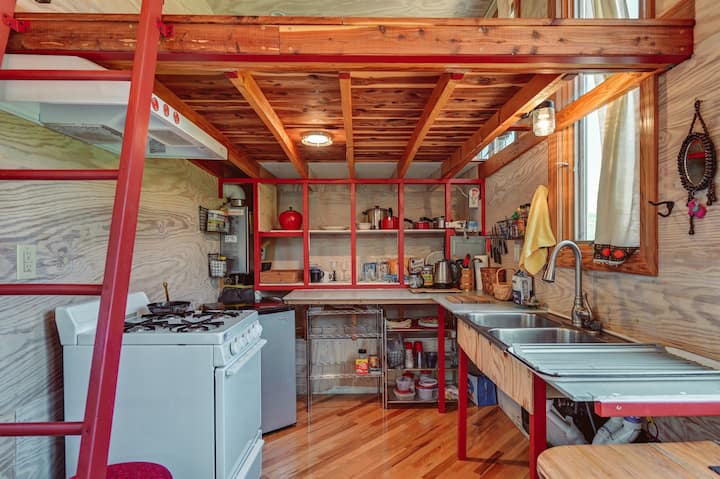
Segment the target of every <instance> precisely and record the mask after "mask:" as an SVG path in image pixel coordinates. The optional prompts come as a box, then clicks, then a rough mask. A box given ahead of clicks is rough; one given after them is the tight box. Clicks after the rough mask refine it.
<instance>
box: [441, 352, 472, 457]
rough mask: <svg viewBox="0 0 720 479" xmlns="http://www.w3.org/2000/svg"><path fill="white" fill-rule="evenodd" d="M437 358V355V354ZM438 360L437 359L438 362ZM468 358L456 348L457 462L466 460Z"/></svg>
mask: <svg viewBox="0 0 720 479" xmlns="http://www.w3.org/2000/svg"><path fill="white" fill-rule="evenodd" d="M438 356H439V354H438ZM439 360H440V358H438V361H439ZM467 374H468V357H467V354H465V351H463V349H462V348H461V347H459V346H458V444H457V445H458V452H457V457H458V459H459V460H461V461H464V460H465V459H467V392H468V383H467Z"/></svg>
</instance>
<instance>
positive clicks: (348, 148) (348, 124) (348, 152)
mask: <svg viewBox="0 0 720 479" xmlns="http://www.w3.org/2000/svg"><path fill="white" fill-rule="evenodd" d="M340 104H341V106H342V115H343V127H344V128H345V159H346V161H347V166H348V175H349V176H350V178H355V144H354V142H353V122H352V117H353V108H352V80H351V78H350V73H347V72H342V73H340Z"/></svg>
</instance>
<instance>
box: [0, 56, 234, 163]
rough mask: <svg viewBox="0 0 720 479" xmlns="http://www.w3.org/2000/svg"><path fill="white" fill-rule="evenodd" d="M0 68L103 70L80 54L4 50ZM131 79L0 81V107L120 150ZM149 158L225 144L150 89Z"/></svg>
mask: <svg viewBox="0 0 720 479" xmlns="http://www.w3.org/2000/svg"><path fill="white" fill-rule="evenodd" d="M2 67H3V69H19V70H42V69H46V70H104V68H102V67H100V66H99V65H96V64H95V63H93V62H91V61H89V60H85V59H84V58H80V57H73V56H50V55H5V56H4V58H3V64H2ZM129 93H130V82H119V81H84V80H83V81H44V80H43V81H21V80H12V81H0V109H2V110H5V111H7V112H10V113H13V114H15V115H18V116H20V117H23V118H25V119H28V120H30V121H33V122H35V123H39V124H41V125H43V126H45V127H47V128H49V129H51V130H55V131H57V132H59V133H62V134H65V135H68V136H71V137H73V138H76V139H78V140H80V141H83V142H85V143H90V144H91V145H95V146H98V147H100V148H103V149H105V150H108V151H111V152H113V153H117V154H119V153H120V149H121V147H122V131H123V128H124V125H125V114H126V111H127V100H128V96H129ZM146 156H147V157H148V158H187V159H205V160H226V159H227V148H225V146H224V145H223V144H222V143H220V142H218V141H217V140H215V139H214V138H213V137H211V136H210V135H208V134H207V133H205V131H203V130H202V129H201V128H200V127H198V126H197V125H195V124H194V123H193V122H191V121H190V120H188V119H187V118H185V117H184V116H183V115H181V114H180V113H179V112H177V111H175V110H174V109H173V108H172V107H171V106H170V105H168V104H167V103H165V102H164V101H163V100H162V99H161V98H160V97H158V96H157V95H154V94H153V98H152V108H151V110H150V127H149V130H148V142H147V147H146Z"/></svg>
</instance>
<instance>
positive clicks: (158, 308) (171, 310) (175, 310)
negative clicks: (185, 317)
mask: <svg viewBox="0 0 720 479" xmlns="http://www.w3.org/2000/svg"><path fill="white" fill-rule="evenodd" d="M163 288H165V301H163V302H161V303H150V304H148V305H147V308H148V309H149V310H150V312H151V313H152V314H182V313H184V312H185V311H187V310H188V308H189V307H190V301H170V293H168V284H167V281H165V282H163Z"/></svg>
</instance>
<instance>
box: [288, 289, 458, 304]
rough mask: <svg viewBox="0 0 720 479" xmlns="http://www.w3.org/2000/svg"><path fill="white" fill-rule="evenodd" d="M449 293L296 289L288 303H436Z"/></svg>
mask: <svg viewBox="0 0 720 479" xmlns="http://www.w3.org/2000/svg"><path fill="white" fill-rule="evenodd" d="M444 296H447V293H412V292H411V291H410V290H408V289H405V288H387V289H333V290H327V289H296V290H294V291H292V292H291V293H289V294H288V295H286V296H285V297H284V298H283V301H285V303H287V304H298V305H299V304H308V305H309V304H434V303H435V299H437V298H440V297H444Z"/></svg>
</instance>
